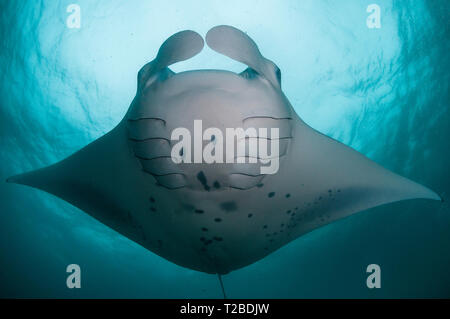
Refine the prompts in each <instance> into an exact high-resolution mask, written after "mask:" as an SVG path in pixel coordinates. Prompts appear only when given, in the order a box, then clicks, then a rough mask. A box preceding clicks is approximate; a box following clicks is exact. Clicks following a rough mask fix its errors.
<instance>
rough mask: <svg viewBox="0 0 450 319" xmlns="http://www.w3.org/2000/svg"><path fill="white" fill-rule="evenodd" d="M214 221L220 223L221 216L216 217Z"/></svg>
mask: <svg viewBox="0 0 450 319" xmlns="http://www.w3.org/2000/svg"><path fill="white" fill-rule="evenodd" d="M214 221H215V222H217V223H220V222H221V221H222V219H221V218H216V219H214Z"/></svg>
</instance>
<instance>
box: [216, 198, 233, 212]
mask: <svg viewBox="0 0 450 319" xmlns="http://www.w3.org/2000/svg"><path fill="white" fill-rule="evenodd" d="M220 208H221V209H223V210H224V211H226V212H233V211H235V210H237V205H236V202H234V201H231V202H223V203H220Z"/></svg>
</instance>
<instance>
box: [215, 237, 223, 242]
mask: <svg viewBox="0 0 450 319" xmlns="http://www.w3.org/2000/svg"><path fill="white" fill-rule="evenodd" d="M214 240H216V241H222V237H218V236H214Z"/></svg>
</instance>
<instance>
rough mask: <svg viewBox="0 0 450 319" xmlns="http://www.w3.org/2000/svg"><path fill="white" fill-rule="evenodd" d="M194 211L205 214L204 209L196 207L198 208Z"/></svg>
mask: <svg viewBox="0 0 450 319" xmlns="http://www.w3.org/2000/svg"><path fill="white" fill-rule="evenodd" d="M194 212H195V213H197V214H203V213H204V211H203V210H201V209H196V210H194Z"/></svg>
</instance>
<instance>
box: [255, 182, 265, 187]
mask: <svg viewBox="0 0 450 319" xmlns="http://www.w3.org/2000/svg"><path fill="white" fill-rule="evenodd" d="M263 186H264V184H263V183H259V184H258V185H256V187H258V188H261V187H263Z"/></svg>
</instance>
